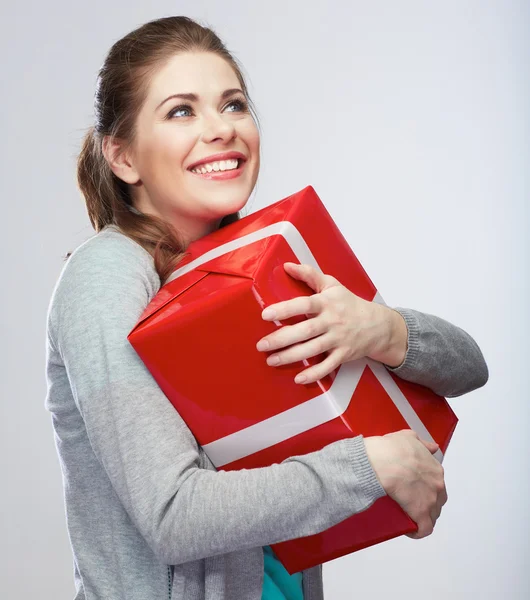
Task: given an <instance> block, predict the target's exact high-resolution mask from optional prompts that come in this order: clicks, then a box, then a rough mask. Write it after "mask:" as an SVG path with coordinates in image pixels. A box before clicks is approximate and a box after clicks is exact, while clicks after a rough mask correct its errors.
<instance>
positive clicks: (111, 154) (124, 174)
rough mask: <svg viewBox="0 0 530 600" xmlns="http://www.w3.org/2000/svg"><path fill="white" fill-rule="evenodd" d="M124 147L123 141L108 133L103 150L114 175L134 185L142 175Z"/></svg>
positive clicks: (104, 139)
mask: <svg viewBox="0 0 530 600" xmlns="http://www.w3.org/2000/svg"><path fill="white" fill-rule="evenodd" d="M124 147H125V144H124V142H123V141H121V140H118V139H116V138H111V137H110V136H108V135H106V136H105V137H104V138H103V144H102V147H101V150H102V151H103V155H104V157H105V159H106V161H107V162H108V163H109V166H110V168H111V170H112V172H113V173H114V175H116V177H119V178H120V179H121V180H122V181H125V183H129V184H131V185H134V184H135V183H137V182H138V181H139V180H140V176H139V175H138V172H137V171H136V169H135V168H134V164H133V162H132V160H131V158H130V157H129V156H128V153H127V152H126V151H125V150H124Z"/></svg>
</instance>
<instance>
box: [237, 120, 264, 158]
mask: <svg viewBox="0 0 530 600" xmlns="http://www.w3.org/2000/svg"><path fill="white" fill-rule="evenodd" d="M238 129H239V132H238V133H239V136H240V137H241V139H242V140H243V141H244V142H245V144H246V145H247V146H248V148H249V150H250V151H251V152H252V154H254V157H255V158H257V155H258V153H259V131H258V128H257V126H256V124H255V123H254V121H253V120H252V119H249V120H248V121H245V122H244V123H240V127H239V128H238Z"/></svg>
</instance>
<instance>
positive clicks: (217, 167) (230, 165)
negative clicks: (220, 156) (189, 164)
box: [191, 158, 237, 175]
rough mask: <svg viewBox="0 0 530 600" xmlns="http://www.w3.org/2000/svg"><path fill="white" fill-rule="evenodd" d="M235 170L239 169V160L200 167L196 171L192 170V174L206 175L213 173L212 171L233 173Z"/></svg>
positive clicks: (233, 159) (234, 159) (232, 159)
mask: <svg viewBox="0 0 530 600" xmlns="http://www.w3.org/2000/svg"><path fill="white" fill-rule="evenodd" d="M233 169H237V158H231V159H229V160H220V161H216V162H213V163H207V164H204V165H199V166H198V167H196V168H195V169H191V172H192V173H201V174H203V175H204V174H205V173H211V172H212V171H231V170H233Z"/></svg>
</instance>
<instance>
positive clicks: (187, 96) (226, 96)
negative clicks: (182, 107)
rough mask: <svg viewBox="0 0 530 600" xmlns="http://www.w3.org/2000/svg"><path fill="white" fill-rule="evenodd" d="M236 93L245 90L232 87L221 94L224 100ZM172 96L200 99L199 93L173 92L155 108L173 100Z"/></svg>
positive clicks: (182, 98)
mask: <svg viewBox="0 0 530 600" xmlns="http://www.w3.org/2000/svg"><path fill="white" fill-rule="evenodd" d="M234 94H243V90H240V89H239V88H231V89H229V90H225V91H224V92H223V93H222V94H221V100H224V99H225V98H228V96H232V95H234ZM243 95H244V94H243ZM172 98H180V99H181V100H188V102H198V101H199V96H198V95H197V94H172V95H171V96H168V97H167V98H166V99H165V100H162V102H160V104H159V105H158V106H157V107H156V108H155V110H158V109H159V108H160V107H161V106H162V104H165V103H166V102H167V101H168V100H171V99H172Z"/></svg>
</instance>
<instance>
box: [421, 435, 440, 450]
mask: <svg viewBox="0 0 530 600" xmlns="http://www.w3.org/2000/svg"><path fill="white" fill-rule="evenodd" d="M420 442H421V443H422V444H423V445H424V446H425V447H426V448H427V450H428V451H429V452H430V453H431V454H434V453H435V452H438V450H439V449H440V446H439V445H438V444H437V443H436V442H428V441H427V440H422V439H421V438H420Z"/></svg>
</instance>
